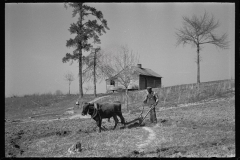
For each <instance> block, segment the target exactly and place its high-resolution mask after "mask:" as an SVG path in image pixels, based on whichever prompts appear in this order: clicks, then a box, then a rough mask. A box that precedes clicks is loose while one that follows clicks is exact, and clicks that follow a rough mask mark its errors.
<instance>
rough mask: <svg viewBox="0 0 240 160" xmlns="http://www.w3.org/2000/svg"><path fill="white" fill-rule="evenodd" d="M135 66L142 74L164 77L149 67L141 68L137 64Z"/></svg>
mask: <svg viewBox="0 0 240 160" xmlns="http://www.w3.org/2000/svg"><path fill="white" fill-rule="evenodd" d="M133 68H134V70H135V71H136V72H137V73H138V74H140V75H144V76H152V77H159V78H162V76H161V75H159V74H158V73H156V72H154V71H153V70H151V69H149V68H139V67H137V66H133Z"/></svg>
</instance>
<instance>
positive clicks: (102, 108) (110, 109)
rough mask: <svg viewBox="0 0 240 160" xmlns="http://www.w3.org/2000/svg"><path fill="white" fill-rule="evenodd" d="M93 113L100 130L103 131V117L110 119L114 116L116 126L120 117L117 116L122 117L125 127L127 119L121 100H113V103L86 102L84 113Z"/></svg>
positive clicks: (92, 115)
mask: <svg viewBox="0 0 240 160" xmlns="http://www.w3.org/2000/svg"><path fill="white" fill-rule="evenodd" d="M87 114H89V115H91V117H92V118H93V119H94V120H95V121H96V123H97V126H98V127H99V132H101V128H102V127H101V124H102V119H104V118H108V119H110V118H111V117H113V119H114V121H115V125H114V128H113V129H115V128H116V126H117V124H118V118H117V116H118V117H119V118H120V119H121V123H122V124H123V125H124V127H125V120H124V117H123V115H122V111H121V103H120V102H118V101H117V102H113V103H103V104H99V103H84V105H83V111H82V115H83V116H84V115H87Z"/></svg>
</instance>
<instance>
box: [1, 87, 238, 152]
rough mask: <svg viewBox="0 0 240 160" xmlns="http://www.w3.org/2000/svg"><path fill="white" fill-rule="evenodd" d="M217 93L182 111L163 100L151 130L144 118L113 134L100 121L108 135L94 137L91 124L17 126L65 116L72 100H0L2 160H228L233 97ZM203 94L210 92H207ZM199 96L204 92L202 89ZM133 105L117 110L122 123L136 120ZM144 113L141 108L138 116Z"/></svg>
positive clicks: (75, 121) (63, 122)
mask: <svg viewBox="0 0 240 160" xmlns="http://www.w3.org/2000/svg"><path fill="white" fill-rule="evenodd" d="M208 85H213V84H211V83H210V84H208ZM218 86H220V85H219V84H218ZM218 88H219V90H221V92H219V91H218V92H216V91H215V94H212V96H208V97H207V98H204V99H201V98H200V99H199V101H195V102H197V103H195V104H188V105H187V104H186V105H185V106H184V105H181V104H183V103H179V104H177V105H171V106H170V105H167V104H168V103H167V102H166V101H165V104H164V99H161V103H160V104H159V105H158V106H157V107H158V108H157V117H158V124H157V125H156V126H152V125H150V123H149V120H148V118H147V119H146V121H145V125H144V126H141V127H138V126H137V125H136V124H134V123H133V124H130V125H128V126H127V127H126V128H125V129H121V124H118V126H117V128H116V129H115V130H112V128H113V126H114V121H113V120H112V119H111V122H108V121H107V120H105V119H104V120H103V126H105V127H106V128H107V129H108V130H107V131H102V132H101V133H97V132H96V131H97V127H96V124H95V121H94V120H92V119H59V120H56V121H34V122H25V123H21V120H23V119H27V118H28V119H29V117H31V119H36V120H37V119H41V118H40V117H41V116H37V115H43V116H42V118H44V119H53V118H55V117H56V115H57V116H58V117H63V116H67V115H64V113H65V112H66V110H68V109H69V108H73V107H74V106H75V101H76V99H77V98H78V97H77V96H74V95H72V96H52V97H51V96H49V95H48V96H47V97H41V96H40V97H34V96H33V97H32V96H26V97H16V98H7V99H6V100H5V115H6V119H8V121H6V122H5V156H6V157H228V156H230V157H234V156H235V91H234V90H229V88H227V87H226V88H225V89H220V87H218ZM222 88H223V87H222ZM232 88H233V87H232ZM208 89H209V90H210V89H211V90H212V88H211V87H208ZM205 90H207V89H206V87H205ZM175 92H177V91H175ZM208 92H210V91H208ZM212 92H213V91H212ZM169 93H170V92H169ZM173 93H174V91H172V95H173V96H172V97H171V96H169V95H171V94H168V99H171V98H172V99H173V97H174V95H175V101H177V100H176V97H177V96H176V95H179V93H175V94H173ZM204 93H206V91H205V92H204ZM216 93H217V94H216ZM202 96H203V95H202ZM34 98H35V99H34ZM92 99H94V97H93V96H88V97H85V98H84V99H82V101H90V100H92ZM32 101H33V102H32ZM34 102H35V103H34ZM169 102H170V101H169ZM171 104H173V103H171ZM175 104H176V103H175ZM139 105H141V102H138V103H135V105H133V104H132V105H131V107H130V108H131V110H132V112H130V113H128V112H127V111H126V108H123V112H124V117H125V119H126V120H127V121H131V120H133V119H134V118H136V117H138V115H139V113H140V111H141V108H140V107H139ZM146 111H147V108H146V109H145V111H144V114H146ZM33 112H34V113H35V114H33ZM34 116H35V117H34ZM16 119H18V120H19V121H16ZM149 131H151V132H149ZM151 134H152V135H151ZM151 136H152V137H151ZM77 142H80V143H81V145H82V151H81V152H79V153H78V152H77V153H73V154H70V153H69V152H68V149H69V148H70V147H71V146H72V145H74V144H76V143H77ZM140 146H143V147H140Z"/></svg>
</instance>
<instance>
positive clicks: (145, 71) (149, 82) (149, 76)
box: [106, 64, 162, 92]
mask: <svg viewBox="0 0 240 160" xmlns="http://www.w3.org/2000/svg"><path fill="white" fill-rule="evenodd" d="M131 69H133V72H134V77H135V78H134V79H133V80H132V82H131V83H130V85H129V86H128V89H139V90H141V89H146V88H147V87H152V88H157V87H161V85H162V84H161V79H162V76H161V75H159V74H158V73H156V72H154V71H153V70H151V69H149V68H143V67H142V65H141V64H138V65H137V66H132V67H131ZM122 71H123V70H122ZM122 71H121V72H122ZM121 72H119V73H118V74H116V75H115V76H113V77H110V78H108V79H106V90H107V92H109V91H114V90H117V89H119V88H123V89H124V86H123V85H121V84H120V83H119V82H118V78H119V76H120V74H121Z"/></svg>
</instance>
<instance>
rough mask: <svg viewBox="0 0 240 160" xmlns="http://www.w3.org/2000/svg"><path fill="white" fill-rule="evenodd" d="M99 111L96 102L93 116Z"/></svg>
mask: <svg viewBox="0 0 240 160" xmlns="http://www.w3.org/2000/svg"><path fill="white" fill-rule="evenodd" d="M97 113H98V109H97V104H96V103H94V107H93V115H92V118H94V117H96V115H97Z"/></svg>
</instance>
